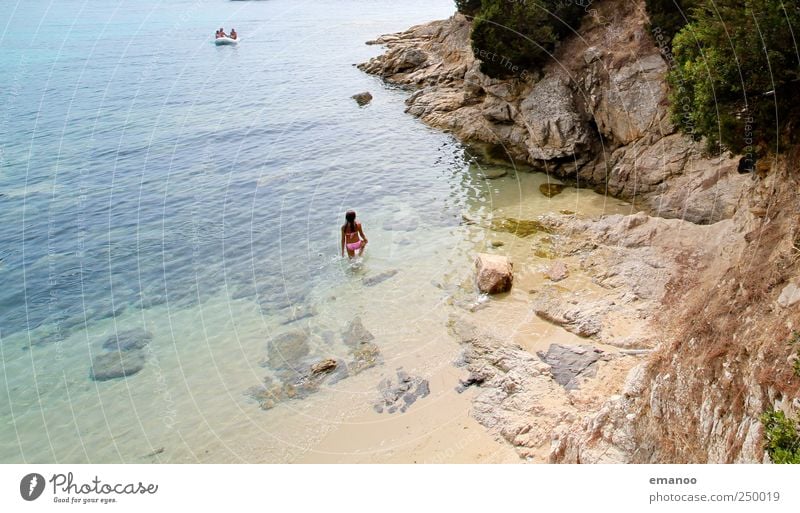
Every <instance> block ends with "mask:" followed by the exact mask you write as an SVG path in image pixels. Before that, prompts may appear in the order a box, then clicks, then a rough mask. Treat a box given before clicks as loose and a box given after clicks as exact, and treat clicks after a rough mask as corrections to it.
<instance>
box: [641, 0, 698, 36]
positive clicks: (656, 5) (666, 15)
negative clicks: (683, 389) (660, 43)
mask: <svg viewBox="0 0 800 513" xmlns="http://www.w3.org/2000/svg"><path fill="white" fill-rule="evenodd" d="M697 3H698V0H646V2H645V6H646V7H647V15H648V16H649V17H650V28H651V30H659V31H661V32H662V33H663V34H665V35H666V37H667V40H668V41H672V38H673V37H675V34H677V33H678V31H679V30H680V29H682V28H683V26H684V25H686V24H687V23H689V11H690V10H691V9H692V8H693V7H694V6H695V5H697Z"/></svg>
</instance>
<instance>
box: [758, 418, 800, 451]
mask: <svg viewBox="0 0 800 513" xmlns="http://www.w3.org/2000/svg"><path fill="white" fill-rule="evenodd" d="M761 423H762V424H763V425H764V448H765V449H766V451H767V454H769V457H770V459H771V460H772V462H773V463H800V431H798V430H799V429H800V425H798V424H797V422H794V421H792V420H790V419H788V418H786V414H784V413H783V412H782V411H781V410H775V411H768V412H766V413H764V414H763V415H762V416H761Z"/></svg>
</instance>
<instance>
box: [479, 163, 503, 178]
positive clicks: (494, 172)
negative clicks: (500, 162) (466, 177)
mask: <svg viewBox="0 0 800 513" xmlns="http://www.w3.org/2000/svg"><path fill="white" fill-rule="evenodd" d="M480 174H481V176H482V177H483V178H486V179H487V180H494V179H495V178H502V177H504V176H507V175H508V169H507V168H504V167H500V166H492V167H482V168H481V169H480Z"/></svg>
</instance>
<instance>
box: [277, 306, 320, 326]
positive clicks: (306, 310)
mask: <svg viewBox="0 0 800 513" xmlns="http://www.w3.org/2000/svg"><path fill="white" fill-rule="evenodd" d="M288 310H289V316H288V317H287V318H286V319H284V320H283V322H282V324H291V323H293V322H295V321H300V320H303V319H308V318H310V317H314V316H315V315H317V308H316V307H315V306H312V305H297V306H292V307H289V309H288Z"/></svg>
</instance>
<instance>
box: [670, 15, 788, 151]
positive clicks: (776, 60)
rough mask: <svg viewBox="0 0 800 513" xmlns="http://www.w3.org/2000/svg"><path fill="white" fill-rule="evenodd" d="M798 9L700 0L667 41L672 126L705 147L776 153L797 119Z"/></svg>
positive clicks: (785, 141)
mask: <svg viewBox="0 0 800 513" xmlns="http://www.w3.org/2000/svg"><path fill="white" fill-rule="evenodd" d="M795 35H797V37H800V6H798V5H797V4H796V3H789V2H786V1H783V2H782V1H781V0H699V2H698V5H697V6H696V8H695V9H694V10H693V11H692V15H691V23H689V24H688V25H686V26H685V27H684V28H683V29H681V31H680V32H679V33H678V34H677V35H676V36H675V38H674V40H673V54H674V57H675V66H674V67H673V68H672V70H671V71H670V74H669V82H670V85H671V89H672V93H671V105H672V115H673V121H674V122H675V123H677V124H678V126H680V127H681V129H682V130H683V131H684V132H687V133H691V134H692V135H694V136H695V137H697V138H699V137H702V136H704V137H706V138H707V140H708V142H709V147H710V148H711V149H720V148H721V147H726V148H728V149H731V150H733V151H735V152H739V153H744V154H758V153H762V152H764V151H767V150H771V151H779V150H780V148H781V147H782V143H783V144H785V143H787V142H792V141H790V140H787V136H788V133H789V132H791V130H789V131H786V130H785V128H786V127H787V125H789V124H791V123H793V121H794V120H796V119H798V114H800V109H798V105H797V103H798V102H797V101H796V100H795V99H794V96H795V94H794V91H795V90H796V89H797V87H798V86H800V52H799V51H798V46H797V42H796V41H795Z"/></svg>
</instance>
